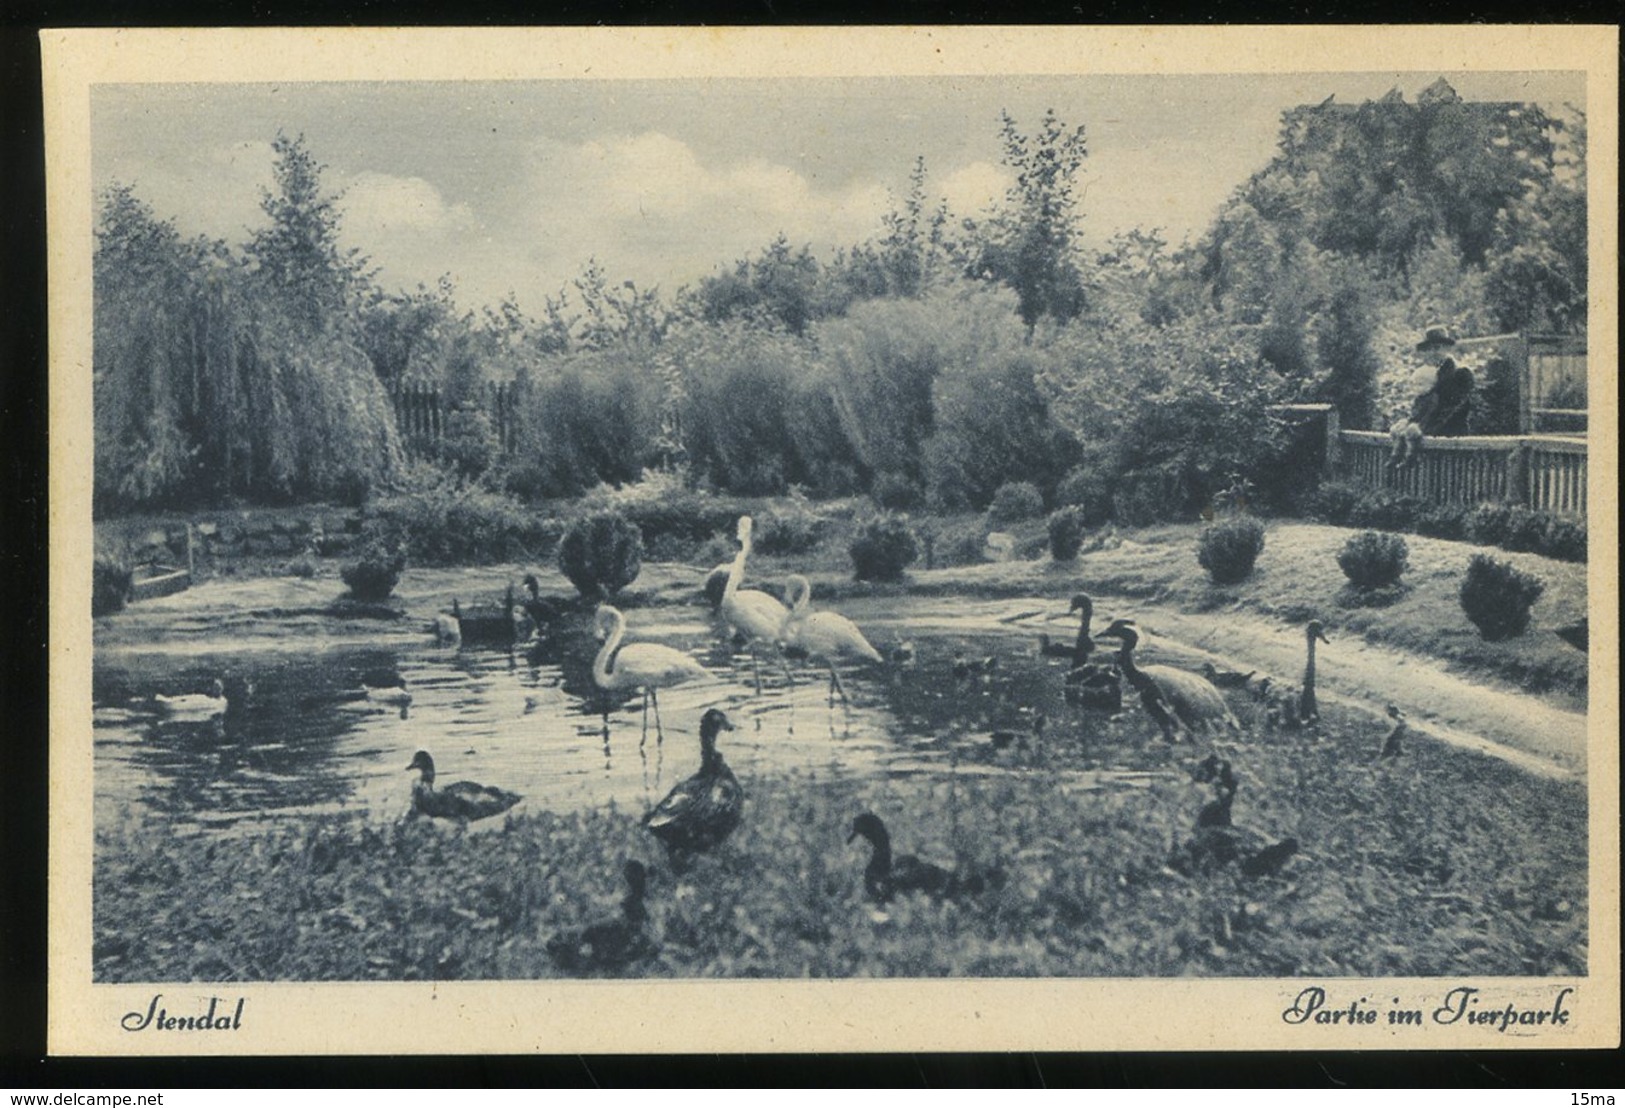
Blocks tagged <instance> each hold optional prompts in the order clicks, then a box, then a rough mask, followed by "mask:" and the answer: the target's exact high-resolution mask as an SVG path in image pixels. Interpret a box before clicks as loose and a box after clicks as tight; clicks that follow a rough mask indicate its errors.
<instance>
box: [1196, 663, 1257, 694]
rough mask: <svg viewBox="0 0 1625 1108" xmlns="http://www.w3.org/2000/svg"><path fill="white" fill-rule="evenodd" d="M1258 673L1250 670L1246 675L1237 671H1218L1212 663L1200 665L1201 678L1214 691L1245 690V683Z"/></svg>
mask: <svg viewBox="0 0 1625 1108" xmlns="http://www.w3.org/2000/svg"><path fill="white" fill-rule="evenodd" d="M1257 674H1258V671H1257V670H1256V669H1250V670H1248V671H1247V672H1246V673H1243V672H1241V671H1240V670H1239V669H1220V668H1219V667H1218V666H1216V665H1214V664H1213V663H1212V662H1203V663H1202V676H1203V677H1206V678H1207V679H1208V680H1209V681H1210V682H1212V684H1213V687H1214V688H1216V689H1245V688H1246V687H1247V682H1249V681H1251V680H1252V679H1253V678H1254V677H1255V676H1256V675H1257Z"/></svg>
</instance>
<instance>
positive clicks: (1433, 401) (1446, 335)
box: [1388, 326, 1473, 469]
mask: <svg viewBox="0 0 1625 1108" xmlns="http://www.w3.org/2000/svg"><path fill="white" fill-rule="evenodd" d="M1455 345H1456V339H1455V337H1454V336H1453V335H1451V333H1450V331H1449V330H1448V329H1447V328H1445V327H1442V326H1432V327H1429V328H1428V329H1427V331H1426V333H1425V334H1424V335H1423V337H1422V341H1421V342H1419V343H1417V344H1416V352H1417V353H1418V354H1420V355H1421V356H1422V358H1423V360H1424V361H1425V362H1427V363H1428V364H1430V365H1436V366H1437V367H1438V370H1437V372H1436V373H1435V375H1434V378H1433V385H1432V387H1430V388H1429V389H1428V390H1427V391H1426V392H1424V393H1422V394H1421V395H1419V396H1418V397H1417V398H1416V399H1415V400H1414V401H1412V403H1411V414H1410V418H1408V419H1402V420H1400V421H1399V422H1397V423H1396V424H1395V425H1394V427H1393V430H1392V431H1390V432H1389V433H1390V434H1391V435H1392V436H1393V440H1394V448H1393V451H1392V452H1391V453H1390V454H1389V456H1388V468H1390V469H1403V468H1404V467H1406V466H1410V465H1414V464H1416V463H1417V462H1418V461H1420V460H1421V454H1420V451H1419V450H1418V448H1419V447H1420V446H1421V444H1422V438H1423V436H1424V435H1443V436H1448V435H1463V434H1466V433H1467V412H1468V402H1469V401H1470V400H1471V399H1472V394H1473V374H1472V371H1471V370H1469V369H1466V368H1464V367H1462V366H1459V365H1457V364H1456V360H1455V359H1454V358H1452V357H1451V356H1450V353H1449V352H1450V351H1451V350H1452V349H1454V348H1455Z"/></svg>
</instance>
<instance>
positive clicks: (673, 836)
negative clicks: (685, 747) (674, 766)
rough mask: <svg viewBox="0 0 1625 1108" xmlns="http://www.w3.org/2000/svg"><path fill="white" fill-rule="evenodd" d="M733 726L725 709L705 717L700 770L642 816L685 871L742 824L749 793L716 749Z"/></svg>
mask: <svg viewBox="0 0 1625 1108" xmlns="http://www.w3.org/2000/svg"><path fill="white" fill-rule="evenodd" d="M733 729H734V725H733V723H732V722H731V721H730V720H729V719H728V716H727V713H725V712H723V711H722V710H721V709H720V708H710V709H707V710H706V713H705V715H703V716H701V717H700V769H699V772H698V773H696V774H694V775H693V776H692V777H690V778H688V779H687V780H686V781H681V782H679V783H678V784H677V785H676V786H675V787H674V788H673V789H672V790H671V792H669V793H667V794H666V796H665V799H663V800H661V802H660V803H659V804H657V805H655V806H654V808H652V809H651V810H650V811H649V814H648V815H646V816H644V817H643V827H644V829H645V830H646V831H648V832H649V833H650V834H651V835H653V836H654V837H655V838H657V839H659V840H660V842H661V844H662V845H663V846H665V848H666V854H667V857H668V858H669V859H670V861H671V863H672V868H673V869H677V870H681V869H683V868H686V865H687V863H688V862H689V861H690V860H691V859H692V857H693V856H694V855H696V854H703V853H705V852H706V851H709V850H711V849H712V848H713V847H715V846H717V845H718V844H720V843H721V842H723V841H724V840H726V839H727V838H728V836H729V835H732V834H733V833H734V830H735V829H736V828H737V827H738V826H739V821H740V819H741V818H742V817H743V815H744V811H745V790H744V788H743V787H742V786H741V785H740V784H739V779H738V778H736V777H735V776H734V773H733V770H731V769H729V768H728V763H727V762H726V761H725V760H724V759H723V757H722V752H721V751H720V750H718V749H717V735H718V734H719V733H720V732H722V731H732V730H733Z"/></svg>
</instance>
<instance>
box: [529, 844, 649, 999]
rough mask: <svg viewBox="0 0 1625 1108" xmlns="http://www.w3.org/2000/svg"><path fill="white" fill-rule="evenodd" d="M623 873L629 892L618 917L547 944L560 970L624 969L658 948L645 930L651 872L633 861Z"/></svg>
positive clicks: (570, 933) (561, 935)
mask: <svg viewBox="0 0 1625 1108" xmlns="http://www.w3.org/2000/svg"><path fill="white" fill-rule="evenodd" d="M621 872H622V875H623V876H624V877H625V878H626V888H627V892H626V896H624V897H623V898H622V899H621V911H620V914H619V915H617V916H614V917H612V918H610V919H605V920H600V921H599V922H597V923H592V924H589V925H587V926H586V927H583V928H582V929H581V930H579V931H573V932H567V933H564V934H560V935H555V936H554V937H553V938H551V939H549V940H548V941H547V953H548V956H549V957H551V958H552V959H553V961H554V962H555V963H556V964H557V965H558V966H559V968H560V969H564V970H568V971H570V972H572V973H575V972H580V971H582V970H615V969H622V968H624V967H626V966H629V965H631V964H632V963H633V962H637V961H641V960H642V959H644V958H647V957H649V955H651V954H653V953H655V952H656V951H657V950H658V949H659V948H658V947H657V946H656V945H655V943H654V940H652V939H651V938H650V937H649V935H648V933H647V932H646V931H645V930H644V927H645V925H646V924H647V923H648V921H649V910H648V909H647V908H646V907H644V903H643V897H644V890H645V889H646V888H647V885H648V880H649V874H648V871H647V870H646V869H645V868H644V866H643V863H642V862H637V861H631V862H627V863H626V865H625V867H624V868H623V869H622V871H621Z"/></svg>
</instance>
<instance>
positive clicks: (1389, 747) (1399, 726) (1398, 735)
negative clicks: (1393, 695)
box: [1377, 704, 1410, 759]
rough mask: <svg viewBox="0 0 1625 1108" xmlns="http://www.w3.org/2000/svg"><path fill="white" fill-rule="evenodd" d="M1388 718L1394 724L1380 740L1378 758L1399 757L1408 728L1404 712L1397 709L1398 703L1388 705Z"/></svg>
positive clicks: (1402, 750)
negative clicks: (1380, 746) (1380, 748)
mask: <svg viewBox="0 0 1625 1108" xmlns="http://www.w3.org/2000/svg"><path fill="white" fill-rule="evenodd" d="M1388 718H1389V719H1391V720H1393V721H1394V726H1393V728H1392V729H1391V730H1390V731H1389V732H1388V735H1387V737H1385V738H1384V739H1383V740H1382V750H1381V751H1379V752H1378V754H1377V757H1378V758H1379V759H1381V758H1397V757H1399V756H1400V754H1401V753H1403V752H1404V747H1403V745H1402V744H1403V742H1404V739H1405V732H1406V731H1407V730H1409V729H1410V724H1409V723H1408V722H1407V721H1406V719H1405V713H1404V712H1402V711H1400V710H1399V705H1397V704H1390V705H1388Z"/></svg>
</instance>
